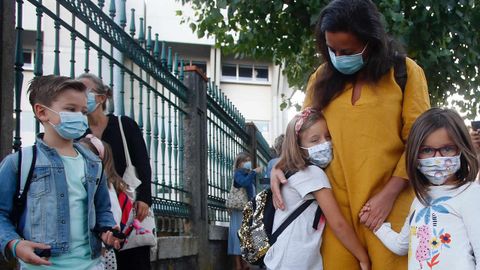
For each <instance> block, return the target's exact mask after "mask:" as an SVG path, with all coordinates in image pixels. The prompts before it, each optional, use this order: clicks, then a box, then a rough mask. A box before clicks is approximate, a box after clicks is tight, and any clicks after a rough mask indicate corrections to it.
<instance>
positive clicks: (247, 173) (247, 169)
mask: <svg viewBox="0 0 480 270" xmlns="http://www.w3.org/2000/svg"><path fill="white" fill-rule="evenodd" d="M233 169H234V175H233V185H234V186H235V187H236V188H245V189H246V191H247V195H248V200H251V199H252V198H254V197H255V180H256V179H257V174H258V173H260V172H261V171H262V168H261V167H257V168H255V169H253V170H252V158H251V157H250V154H248V153H246V152H241V153H239V154H238V155H237V157H236V158H235V162H234V164H233ZM242 218H243V214H242V211H241V210H235V209H232V210H231V212H230V227H229V229H228V250H227V253H228V255H233V256H234V258H235V269H236V270H242V269H244V270H245V269H249V266H248V264H247V262H245V261H243V260H242V256H241V254H242V253H241V252H240V239H239V238H238V230H239V229H240V225H241V224H242Z"/></svg>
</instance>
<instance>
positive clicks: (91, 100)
mask: <svg viewBox="0 0 480 270" xmlns="http://www.w3.org/2000/svg"><path fill="white" fill-rule="evenodd" d="M96 96H101V94H95V93H94V92H92V91H91V90H90V91H88V94H87V113H92V112H94V111H95V110H96V109H97V107H98V105H100V103H97V101H96V99H95V97H96Z"/></svg>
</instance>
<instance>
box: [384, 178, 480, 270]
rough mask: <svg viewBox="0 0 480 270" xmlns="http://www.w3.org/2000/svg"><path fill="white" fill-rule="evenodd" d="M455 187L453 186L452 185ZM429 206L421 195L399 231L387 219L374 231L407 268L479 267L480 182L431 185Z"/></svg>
mask: <svg viewBox="0 0 480 270" xmlns="http://www.w3.org/2000/svg"><path fill="white" fill-rule="evenodd" d="M452 187H453V189H452ZM429 195H430V196H431V198H432V199H431V203H430V205H429V206H428V207H426V206H424V205H423V204H421V203H420V201H419V200H418V199H416V198H415V200H414V201H413V203H412V206H411V208H410V214H409V215H408V217H407V219H406V221H405V224H404V226H403V228H402V230H401V232H400V233H396V232H394V231H393V230H392V229H391V225H390V224H389V223H384V224H383V225H382V226H381V227H380V229H379V230H378V231H377V232H376V233H375V234H376V235H377V236H378V238H380V240H381V241H382V242H383V243H384V244H385V246H387V247H388V248H389V249H390V250H392V251H393V252H395V253H397V254H398V255H406V254H407V253H408V269H432V270H444V269H447V270H453V269H455V270H473V269H476V270H479V269H480V185H479V184H478V183H471V184H466V185H464V186H461V187H459V188H454V186H447V185H444V186H432V187H431V188H430V190H429Z"/></svg>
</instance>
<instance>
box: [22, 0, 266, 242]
mask: <svg viewBox="0 0 480 270" xmlns="http://www.w3.org/2000/svg"><path fill="white" fill-rule="evenodd" d="M120 3H121V5H120V6H119V7H117V6H116V5H115V1H110V2H109V7H108V10H106V7H105V1H101V0H99V1H97V2H96V3H94V2H93V1H89V0H82V1H80V0H57V1H53V0H48V1H45V0H43V1H42V0H25V1H24V0H16V15H17V16H16V17H17V22H16V48H15V50H16V52H15V85H14V91H15V104H14V106H15V108H14V112H15V131H14V142H13V148H14V149H16V150H18V149H19V148H20V147H21V146H22V144H26V143H28V142H32V138H31V137H32V136H33V135H32V134H36V133H38V132H39V131H40V129H41V127H40V126H39V125H38V123H36V124H35V126H28V125H27V124H26V123H35V122H34V120H33V113H32V112H31V109H30V108H29V106H28V104H27V102H26V99H25V97H26V94H25V93H26V92H25V91H26V87H27V83H28V81H29V80H30V79H31V78H33V77H34V76H41V75H43V74H56V75H64V76H70V77H72V78H73V77H76V76H78V75H80V74H81V73H93V74H96V75H98V76H99V77H100V78H102V79H103V80H104V82H105V83H106V84H108V85H109V86H110V87H111V88H112V89H114V90H115V92H114V93H115V95H116V98H115V100H116V102H115V103H114V104H112V103H110V104H109V106H108V111H109V113H113V112H115V113H116V114H118V115H128V116H129V117H130V118H132V119H134V120H135V121H136V122H137V123H138V125H139V127H140V129H141V130H142V132H143V135H144V138H145V142H146V145H147V150H148V153H149V155H150V158H151V164H152V171H153V177H152V196H153V206H152V207H153V209H154V211H155V213H156V215H158V216H159V217H161V221H162V222H161V225H160V228H159V231H165V232H172V233H181V232H182V231H183V223H184V222H185V221H187V220H188V218H189V215H190V207H192V206H191V205H189V202H188V199H186V198H187V197H188V192H187V190H188V189H187V188H186V187H185V181H184V170H185V166H188V164H184V162H183V155H184V146H185V143H186V142H185V141H184V134H183V133H184V118H185V117H186V112H185V109H184V107H185V104H186V103H187V100H188V98H187V97H188V95H190V94H191V93H192V90H191V89H188V88H187V87H186V86H185V85H184V84H183V82H182V80H183V76H184V74H183V70H184V68H183V67H184V60H183V59H181V58H180V56H179V55H178V54H177V53H174V52H173V49H172V48H171V47H169V46H168V44H167V43H166V42H161V41H160V40H159V36H158V34H155V35H154V38H152V31H151V27H150V26H148V27H147V26H146V25H145V20H144V18H143V17H140V18H138V19H137V18H136V17H135V10H134V9H131V12H130V16H127V11H126V0H122V1H120ZM107 13H108V15H107ZM117 16H118V18H117ZM127 17H129V18H130V20H129V25H128V29H127ZM32 18H34V19H32ZM137 29H138V32H137ZM29 42H30V43H29ZM29 56H30V58H29V59H26V58H28V57H29ZM207 107H208V110H207V119H208V120H207V126H208V134H207V136H208V164H206V166H207V167H208V208H209V219H210V220H213V221H228V214H227V212H226V209H225V206H224V205H225V199H226V194H227V192H228V190H229V187H230V184H231V181H232V174H233V160H234V158H235V155H236V154H237V153H238V152H240V151H247V150H251V149H250V147H249V143H250V140H251V136H250V135H249V134H248V133H247V132H246V124H245V119H244V118H243V116H242V115H241V114H240V113H239V111H238V110H237V109H236V108H235V106H234V105H233V103H232V102H231V101H229V100H228V98H227V97H226V96H225V95H224V94H223V93H222V92H221V91H220V90H219V89H218V88H217V87H216V86H214V85H213V83H209V84H208V93H207ZM30 125H32V124H30ZM26 137H30V139H27V138H26ZM255 139H256V140H257V148H256V149H255V155H256V156H257V160H258V162H259V163H260V164H262V165H266V162H267V161H268V159H269V152H268V144H267V143H266V142H265V140H264V139H263V137H262V135H261V134H260V133H259V132H257V134H256V136H255ZM24 141H25V142H24ZM172 224H173V225H172Z"/></svg>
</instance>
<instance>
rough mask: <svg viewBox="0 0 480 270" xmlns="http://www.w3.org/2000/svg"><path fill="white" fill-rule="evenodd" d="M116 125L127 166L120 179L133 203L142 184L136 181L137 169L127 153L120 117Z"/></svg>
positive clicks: (138, 180)
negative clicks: (120, 136)
mask: <svg viewBox="0 0 480 270" xmlns="http://www.w3.org/2000/svg"><path fill="white" fill-rule="evenodd" d="M118 125H119V126H120V134H121V135H122V142H123V150H124V151H125V162H126V164H127V167H126V168H125V172H124V173H123V176H122V179H123V182H125V184H127V191H126V193H127V195H128V197H129V198H130V200H132V201H135V199H136V192H135V190H136V189H137V187H138V186H140V184H142V181H140V179H138V176H137V169H136V168H135V166H133V164H132V160H131V159H130V153H129V152H128V145H127V140H126V139H125V133H124V131H123V125H122V117H121V116H119V117H118Z"/></svg>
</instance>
